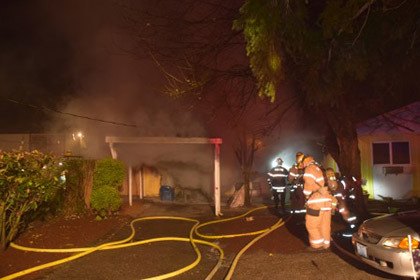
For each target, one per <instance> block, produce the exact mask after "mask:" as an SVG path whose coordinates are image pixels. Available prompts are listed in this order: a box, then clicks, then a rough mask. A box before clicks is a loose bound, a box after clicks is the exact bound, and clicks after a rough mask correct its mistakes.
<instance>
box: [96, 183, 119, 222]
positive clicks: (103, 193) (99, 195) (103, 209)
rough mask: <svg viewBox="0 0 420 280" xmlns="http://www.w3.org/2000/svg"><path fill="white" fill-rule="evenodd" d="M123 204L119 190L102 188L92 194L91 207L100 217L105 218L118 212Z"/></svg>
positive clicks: (107, 187)
mask: <svg viewBox="0 0 420 280" xmlns="http://www.w3.org/2000/svg"><path fill="white" fill-rule="evenodd" d="M121 203H122V199H121V197H120V194H119V192H118V190H117V189H116V188H114V187H110V186H102V187H100V188H97V189H94V190H93V192H92V198H91V205H92V208H93V209H95V210H96V211H97V212H98V214H99V216H101V217H104V216H106V215H110V214H111V213H112V212H114V211H117V210H118V209H119V208H120V206H121Z"/></svg>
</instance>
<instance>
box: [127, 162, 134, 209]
mask: <svg viewBox="0 0 420 280" xmlns="http://www.w3.org/2000/svg"><path fill="white" fill-rule="evenodd" d="M128 202H129V204H130V206H131V205H133V168H132V167H131V165H130V166H129V167H128Z"/></svg>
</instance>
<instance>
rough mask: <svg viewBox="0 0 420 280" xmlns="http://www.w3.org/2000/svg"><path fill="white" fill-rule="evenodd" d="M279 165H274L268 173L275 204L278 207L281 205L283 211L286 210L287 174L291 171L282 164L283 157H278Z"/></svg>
mask: <svg viewBox="0 0 420 280" xmlns="http://www.w3.org/2000/svg"><path fill="white" fill-rule="evenodd" d="M276 162H277V165H276V166H275V167H273V168H272V169H271V170H270V171H269V172H268V173H267V175H268V182H269V184H270V187H271V193H272V195H273V199H274V205H275V207H276V209H278V208H279V204H280V206H281V210H282V212H283V213H285V212H286V186H287V176H288V174H289V172H288V171H287V169H286V168H284V167H283V166H282V164H283V160H282V159H281V158H277V159H276Z"/></svg>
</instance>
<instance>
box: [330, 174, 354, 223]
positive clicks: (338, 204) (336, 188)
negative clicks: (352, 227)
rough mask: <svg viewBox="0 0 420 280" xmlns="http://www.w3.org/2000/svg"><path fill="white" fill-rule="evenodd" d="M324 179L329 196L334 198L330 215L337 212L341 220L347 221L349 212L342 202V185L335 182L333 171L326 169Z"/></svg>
mask: <svg viewBox="0 0 420 280" xmlns="http://www.w3.org/2000/svg"><path fill="white" fill-rule="evenodd" d="M325 177H326V181H327V184H326V185H327V186H328V190H329V191H330V194H331V195H332V196H333V197H334V198H335V199H334V200H333V203H332V206H333V207H332V211H331V214H332V215H335V211H336V210H338V212H339V213H340V215H341V216H342V217H343V220H345V221H347V219H348V218H349V210H348V208H347V205H346V202H345V200H344V188H343V185H341V183H340V182H339V181H338V180H337V177H336V176H335V172H334V169H332V168H331V167H328V168H327V169H325Z"/></svg>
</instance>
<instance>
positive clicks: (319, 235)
mask: <svg viewBox="0 0 420 280" xmlns="http://www.w3.org/2000/svg"><path fill="white" fill-rule="evenodd" d="M305 219H306V230H307V231H308V234H309V244H310V246H311V247H312V248H316V249H318V248H325V249H327V248H329V247H330V240H331V210H321V211H319V215H318V216H314V215H309V214H308V213H307V214H306V216H305Z"/></svg>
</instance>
